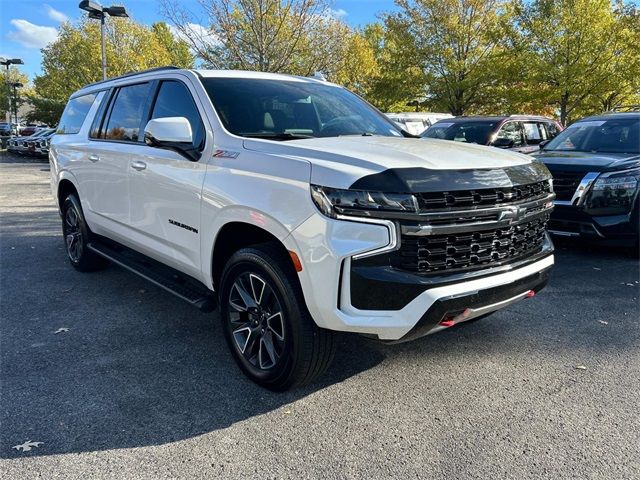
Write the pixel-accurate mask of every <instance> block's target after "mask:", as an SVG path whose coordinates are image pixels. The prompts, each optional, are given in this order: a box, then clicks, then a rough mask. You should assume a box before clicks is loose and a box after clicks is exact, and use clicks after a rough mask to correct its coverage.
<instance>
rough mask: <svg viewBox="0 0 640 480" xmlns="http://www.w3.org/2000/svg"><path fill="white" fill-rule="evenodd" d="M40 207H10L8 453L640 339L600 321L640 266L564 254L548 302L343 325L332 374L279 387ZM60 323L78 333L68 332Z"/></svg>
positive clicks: (94, 441)
mask: <svg viewBox="0 0 640 480" xmlns="http://www.w3.org/2000/svg"><path fill="white" fill-rule="evenodd" d="M39 215H41V214H39V213H37V212H34V213H32V214H25V213H20V214H9V215H8V216H4V218H3V221H2V222H3V225H2V227H3V228H2V232H3V234H2V242H0V259H1V262H2V274H1V276H0V294H1V302H0V313H1V319H0V329H1V331H2V339H1V342H2V343H1V346H2V348H1V349H0V350H1V351H0V383H1V385H2V409H1V413H0V415H1V416H2V418H1V425H2V432H3V433H2V435H1V436H2V445H1V446H0V457H3V458H15V457H16V450H13V449H12V448H11V447H12V446H13V445H18V444H20V443H22V442H24V441H26V440H32V441H41V442H44V447H43V448H37V449H33V450H32V451H30V452H26V453H24V454H21V455H25V456H27V455H28V456H42V455H52V454H60V453H78V452H86V451H98V450H109V449H117V448H131V447H140V446H148V445H161V444H165V443H169V442H174V441H178V440H182V439H187V438H192V437H195V436H198V435H201V434H204V433H208V432H212V431H215V430H219V429H223V428H226V427H228V426H230V425H233V424H235V423H238V422H242V421H244V420H247V419H250V418H252V417H255V416H258V415H262V414H265V413H268V412H271V411H274V410H277V409H286V408H287V405H289V404H292V403H294V402H296V401H298V400H300V399H302V398H304V397H306V396H309V395H313V394H314V393H316V392H318V391H320V390H323V389H326V388H331V387H333V386H336V385H338V384H340V383H341V382H344V381H348V380H349V379H350V378H352V377H354V376H357V375H359V374H361V373H362V372H365V371H368V372H371V373H370V375H371V378H370V379H369V380H370V381H371V382H374V383H375V382H378V383H379V385H380V386H381V387H384V388H393V385H392V382H394V381H399V379H397V378H389V369H376V368H375V367H376V366H377V365H379V364H381V363H382V362H384V363H386V364H387V365H389V364H391V365H394V364H395V363H399V364H400V365H401V366H400V367H399V368H402V369H405V368H417V367H415V366H416V365H419V366H422V367H423V368H422V369H421V370H419V371H418V374H420V375H422V376H423V377H424V381H425V382H432V381H437V380H438V378H440V376H442V375H447V374H448V372H450V369H451V368H452V366H453V365H458V366H459V368H461V367H460V366H462V365H470V364H473V363H476V364H477V363H480V362H481V359H482V358H483V357H486V356H495V355H497V354H499V353H505V352H506V353H509V352H513V351H526V352H530V353H531V355H534V356H547V357H550V358H553V357H554V356H557V354H558V352H564V351H567V350H571V349H573V350H575V351H576V352H578V353H580V354H583V353H584V354H585V355H587V354H589V352H593V351H594V349H595V350H597V349H614V348H615V349H618V350H619V351H620V352H623V351H624V350H626V349H629V350H631V349H637V347H638V338H637V336H636V337H634V336H633V335H629V331H633V330H632V329H631V330H630V329H628V328H624V329H622V328H620V329H614V328H611V329H608V330H607V331H605V332H603V331H602V330H601V329H600V327H601V325H599V324H597V322H596V321H595V320H594V319H595V318H597V317H598V315H600V314H601V315H602V318H606V309H607V302H602V300H601V298H607V301H620V302H629V301H630V293H629V292H630V291H631V290H629V289H630V288H632V287H633V285H634V284H633V281H634V280H633V277H634V276H636V278H637V273H638V269H637V265H636V264H635V263H633V262H630V260H629V259H627V258H624V257H618V256H616V255H613V256H612V255H611V254H610V253H602V254H601V255H599V256H598V255H594V254H593V252H591V251H589V252H583V251H569V252H565V253H563V252H559V254H558V256H557V262H558V265H559V267H560V268H557V269H556V273H555V274H554V276H553V278H552V281H551V283H550V285H549V287H548V288H547V289H546V290H545V291H543V292H542V293H541V294H540V295H539V297H538V298H534V299H533V300H530V301H527V302H535V303H526V302H522V303H520V304H517V305H515V306H513V307H512V308H510V309H509V310H508V311H502V312H498V313H496V314H495V315H494V316H492V317H489V318H488V319H486V320H484V321H481V322H477V323H473V324H469V325H463V326H460V327H455V328H453V329H451V330H449V331H446V332H443V333H441V334H438V335H435V336H431V337H425V338H423V339H420V340H417V341H415V342H412V343H407V344H400V345H386V344H381V343H378V342H372V341H369V340H366V339H363V338H361V337H358V336H355V335H340V336H339V337H338V348H337V355H336V359H335V361H334V363H333V366H332V367H331V369H330V371H329V372H328V373H327V374H326V375H325V376H323V377H322V378H321V379H320V380H319V381H318V382H316V383H315V384H313V385H310V386H308V387H305V388H301V389H296V390H292V391H289V392H284V393H273V392H269V391H267V390H264V389H262V388H260V387H258V386H256V385H255V384H253V383H251V382H250V381H248V380H247V379H245V377H244V376H242V374H241V373H240V371H239V369H238V368H237V367H236V365H235V363H234V362H233V359H232V358H231V355H230V354H229V352H228V349H227V346H226V344H225V342H224V339H223V337H222V335H221V329H220V326H219V324H218V317H217V315H216V314H204V313H200V312H199V311H197V310H195V309H193V308H192V307H190V306H188V305H186V304H184V303H183V302H181V301H180V300H178V299H176V298H174V297H173V296H171V295H169V294H167V293H166V292H164V291H162V290H160V289H158V288H156V287H155V286H152V285H149V284H148V283H146V282H145V281H144V280H142V279H140V278H138V277H136V276H135V275H133V274H131V273H128V272H126V271H124V270H122V269H119V268H115V267H111V268H109V269H107V270H105V271H103V272H99V273H94V274H81V273H78V272H76V271H74V270H73V269H72V268H71V267H70V266H69V265H68V263H67V261H66V258H65V254H64V250H63V247H62V240H61V239H60V237H59V234H58V233H57V231H56V225H57V223H58V221H57V219H56V218H55V217H52V219H50V221H48V222H43V221H42V219H39V218H38V216H39ZM49 215H50V216H51V214H49ZM54 220H55V221H54ZM36 225H38V226H37V227H36ZM595 268H598V269H600V270H594V269H595ZM609 269H611V270H609ZM610 271H615V272H617V273H616V274H617V275H621V277H620V279H619V280H620V282H627V283H630V284H631V286H628V285H626V284H625V285H624V287H621V286H619V281H618V279H616V281H615V282H612V284H611V285H610V286H608V285H605V286H604V287H603V282H602V279H601V276H600V275H599V273H598V272H602V273H603V274H608V273H610ZM575 278H581V285H580V289H581V291H580V294H581V299H582V298H583V297H584V299H583V300H582V306H581V307H580V308H581V310H580V311H577V312H576V311H567V308H566V305H567V302H568V299H569V298H570V297H571V296H573V297H575V295H576V284H575V281H574V280H575ZM634 288H635V290H634V291H636V292H637V290H638V288H637V287H634ZM603 296H604V297H603ZM599 298H600V300H599ZM532 306H533V308H532ZM584 312H589V315H590V316H592V317H593V318H590V319H589V321H587V320H586V319H585V322H584V324H583V325H579V326H578V327H576V323H575V319H576V315H578V316H582V315H584ZM592 320H593V321H592ZM627 320H628V321H630V322H631V321H635V322H636V323H637V319H635V320H634V319H632V318H629V319H627ZM60 328H68V331H61V332H60V333H55V332H56V331H58V330H59V329H60ZM594 338H598V343H597V344H595V345H594V342H593V339H594ZM425 365H427V366H428V368H424V366H425ZM391 371H393V370H392V369H391Z"/></svg>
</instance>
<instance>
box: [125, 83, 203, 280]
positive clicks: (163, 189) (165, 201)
mask: <svg viewBox="0 0 640 480" xmlns="http://www.w3.org/2000/svg"><path fill="white" fill-rule="evenodd" d="M153 97H154V98H153V99H152V102H151V105H150V108H149V116H148V118H149V119H154V118H164V117H185V118H187V120H189V123H190V124H191V130H192V132H193V137H194V141H193V146H194V147H195V148H196V149H197V150H199V151H203V150H204V149H205V146H206V132H205V124H204V122H203V119H204V118H206V117H205V114H204V111H203V110H202V108H201V106H200V105H199V103H197V102H196V100H195V99H196V98H197V95H196V94H195V90H194V89H193V86H192V85H191V84H190V83H189V82H188V80H187V79H185V80H182V79H179V78H167V79H163V80H161V81H159V82H158V84H157V86H156V89H155V93H154V95H153ZM206 170H207V165H206V159H205V156H202V157H201V159H200V161H193V160H190V159H188V158H186V157H185V156H183V155H182V154H180V153H178V152H176V151H173V150H166V149H162V148H156V147H151V146H148V145H145V144H142V145H140V146H137V147H136V148H135V149H133V150H131V159H130V165H129V172H128V178H129V186H130V192H131V218H130V225H131V229H132V236H131V239H132V241H133V242H135V244H136V245H135V246H134V248H136V250H139V251H141V252H142V253H145V254H147V255H149V256H151V257H154V258H156V259H158V260H160V261H162V262H163V263H166V264H168V265H170V266H172V267H174V268H177V269H178V270H181V271H183V272H185V273H187V274H189V275H191V276H194V277H196V278H199V277H200V276H201V265H200V230H201V228H200V198H201V192H202V185H203V183H204V177H205V173H206Z"/></svg>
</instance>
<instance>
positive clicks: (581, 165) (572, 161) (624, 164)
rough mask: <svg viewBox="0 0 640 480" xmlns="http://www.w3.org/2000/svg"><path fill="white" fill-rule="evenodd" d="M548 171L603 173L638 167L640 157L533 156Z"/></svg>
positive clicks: (562, 154) (617, 155)
mask: <svg viewBox="0 0 640 480" xmlns="http://www.w3.org/2000/svg"><path fill="white" fill-rule="evenodd" d="M535 158H537V159H538V160H540V161H542V162H543V163H544V164H545V165H546V166H547V167H548V168H549V170H551V171H552V172H553V171H571V172H605V171H611V170H626V169H629V168H633V167H638V166H640V155H638V154H633V153H591V152H557V151H555V152H554V151H549V152H545V151H542V152H540V153H538V154H536V155H535Z"/></svg>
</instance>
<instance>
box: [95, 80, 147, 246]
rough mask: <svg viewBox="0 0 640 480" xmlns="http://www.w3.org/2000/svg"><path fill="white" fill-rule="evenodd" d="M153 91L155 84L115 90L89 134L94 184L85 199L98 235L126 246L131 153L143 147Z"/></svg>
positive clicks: (140, 84) (128, 220)
mask: <svg viewBox="0 0 640 480" xmlns="http://www.w3.org/2000/svg"><path fill="white" fill-rule="evenodd" d="M151 91H152V83H151V82H141V83H135V84H131V85H124V86H120V87H117V88H115V89H113V90H112V91H111V92H110V101H109V102H108V104H105V106H104V108H103V109H101V111H100V112H99V114H98V115H97V116H96V121H95V122H94V125H93V126H92V129H91V131H90V134H89V137H90V149H89V155H88V160H89V162H90V163H91V175H90V179H91V183H90V185H89V187H88V188H87V189H85V191H86V193H85V195H87V196H88V199H89V206H90V210H91V212H90V214H91V215H92V216H93V217H95V218H94V222H93V223H95V224H97V231H96V233H104V234H108V236H109V237H113V238H114V239H115V240H119V241H121V242H123V243H125V244H127V243H129V242H128V239H129V236H130V232H129V230H130V227H129V223H130V208H129V205H130V200H131V199H130V195H129V178H128V173H129V163H130V161H131V152H132V151H133V150H135V149H136V148H140V147H141V145H142V122H143V118H145V116H146V112H147V110H148V107H149V97H150V93H151ZM90 223H91V222H90Z"/></svg>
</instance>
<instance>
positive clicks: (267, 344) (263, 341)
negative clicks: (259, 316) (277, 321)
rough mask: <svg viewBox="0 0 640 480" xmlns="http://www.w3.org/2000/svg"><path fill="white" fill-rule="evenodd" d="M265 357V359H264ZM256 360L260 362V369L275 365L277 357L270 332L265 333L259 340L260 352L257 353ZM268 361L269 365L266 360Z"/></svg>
mask: <svg viewBox="0 0 640 480" xmlns="http://www.w3.org/2000/svg"><path fill="white" fill-rule="evenodd" d="M265 355H266V358H265ZM258 359H259V361H260V368H263V369H266V368H269V367H272V366H274V365H275V364H276V361H277V360H278V355H277V354H276V349H275V348H274V346H273V337H272V335H271V332H267V333H266V334H265V335H263V336H262V338H260V351H259V353H258ZM267 359H268V360H269V363H267V362H266V360H267Z"/></svg>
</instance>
